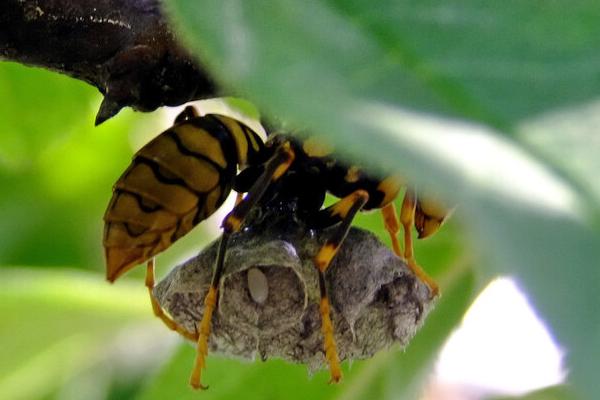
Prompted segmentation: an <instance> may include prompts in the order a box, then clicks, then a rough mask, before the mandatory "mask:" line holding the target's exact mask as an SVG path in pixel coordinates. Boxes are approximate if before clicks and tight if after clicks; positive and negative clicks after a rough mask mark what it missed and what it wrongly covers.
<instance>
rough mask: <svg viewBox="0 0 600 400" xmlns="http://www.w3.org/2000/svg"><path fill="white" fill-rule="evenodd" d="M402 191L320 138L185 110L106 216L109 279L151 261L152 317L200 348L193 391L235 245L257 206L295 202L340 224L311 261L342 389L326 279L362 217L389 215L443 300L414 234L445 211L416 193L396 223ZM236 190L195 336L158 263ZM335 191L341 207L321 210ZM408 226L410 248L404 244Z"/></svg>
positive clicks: (319, 218) (130, 175)
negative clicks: (160, 296) (164, 291)
mask: <svg viewBox="0 0 600 400" xmlns="http://www.w3.org/2000/svg"><path fill="white" fill-rule="evenodd" d="M403 186H406V182H403V180H402V179H401V178H400V177H398V176H395V175H391V176H387V177H384V178H378V177H374V176H372V175H370V174H369V173H368V171H365V170H364V169H363V168H360V167H358V166H354V165H349V164H346V163H344V162H342V161H340V160H339V159H338V157H336V154H335V153H334V151H333V149H332V148H330V147H328V146H325V145H323V144H322V143H321V142H319V141H318V140H316V139H315V138H313V137H309V138H307V139H299V138H297V137H295V136H291V135H288V134H280V133H272V134H269V136H268V139H267V140H266V141H263V140H262V138H261V137H260V136H259V135H258V134H257V133H256V132H255V131H253V130H252V129H251V128H249V127H248V126H246V125H245V124H243V123H242V122H240V121H238V120H236V119H233V118H230V117H226V116H223V115H217V114H207V115H204V116H200V115H199V113H198V112H197V111H196V110H195V109H194V108H193V107H187V108H186V109H185V110H184V111H182V112H181V114H179V116H178V117H177V118H176V119H175V123H174V125H173V126H172V127H171V128H169V129H167V130H166V131H165V132H163V133H161V134H159V135H158V136H157V137H156V138H154V139H153V140H152V141H150V142H149V143H148V144H146V145H145V146H144V147H142V148H141V149H140V150H139V151H138V152H137V153H136V154H135V155H134V157H133V161H132V163H131V165H130V166H129V167H128V168H127V170H126V171H125V172H124V173H123V175H122V176H121V177H120V178H119V180H118V181H117V182H116V184H115V185H114V187H113V196H112V198H111V200H110V202H109V205H108V208H107V210H106V213H105V215H104V221H105V229H104V240H103V242H104V248H105V256H106V272H107V275H106V276H107V279H108V280H109V281H110V282H113V281H115V280H116V279H117V278H118V277H120V276H121V275H122V274H124V273H125V272H127V271H128V270H130V269H131V268H133V267H134V266H136V265H138V264H141V263H145V262H146V263H147V268H146V286H147V288H148V291H149V293H150V299H151V303H152V308H153V311H154V313H155V314H156V316H158V317H159V318H160V319H162V320H163V322H164V323H165V324H166V325H167V326H168V327H169V328H170V329H172V330H174V331H176V332H178V333H180V334H181V335H183V336H184V337H186V338H189V339H192V340H194V341H195V342H196V343H197V354H196V359H195V363H194V367H193V370H192V375H191V378H190V384H191V385H192V386H193V387H194V388H205V387H204V386H203V385H202V383H201V372H202V370H203V369H204V367H205V359H206V356H207V354H208V338H209V336H210V332H211V319H212V314H213V312H214V310H215V307H216V306H217V304H218V296H219V293H218V290H219V283H220V279H221V276H222V273H223V266H224V259H225V254H226V252H227V243H228V241H229V239H230V237H231V235H232V234H234V233H236V232H238V231H240V229H241V228H242V227H243V224H244V220H245V218H246V217H247V216H248V215H249V213H250V212H251V211H252V210H253V209H255V208H256V207H257V206H259V207H263V208H268V209H276V208H277V207H278V205H283V206H285V205H288V204H291V203H293V204H294V207H295V213H296V214H297V215H299V216H300V217H301V218H302V220H303V221H305V223H306V224H307V225H308V226H310V227H311V228H314V229H324V228H327V227H334V228H333V229H332V230H331V234H330V237H328V238H327V239H326V240H325V242H324V244H323V245H322V246H321V248H320V249H319V251H318V252H317V253H316V254H315V255H314V259H313V261H314V266H315V268H316V270H317V271H318V275H319V289H320V298H321V300H320V314H321V332H322V335H323V350H324V354H325V358H326V360H327V363H328V365H329V370H330V374H331V382H338V381H339V380H340V379H341V377H342V373H341V369H340V362H339V358H338V354H337V348H336V342H335V338H334V327H333V324H332V321H331V317H330V308H331V305H330V301H329V296H328V293H327V286H326V284H325V273H326V272H327V269H328V267H329V265H330V264H331V261H332V259H333V258H334V257H335V255H336V253H337V251H338V249H339V248H340V246H341V245H342V243H343V242H344V238H345V237H346V235H347V233H348V231H349V229H350V226H351V223H352V220H353V218H354V217H355V215H356V214H357V213H358V212H360V211H369V210H374V209H379V210H381V213H382V216H383V223H384V226H385V229H386V230H387V232H389V235H390V237H391V241H392V248H393V250H394V252H395V254H396V255H398V256H399V257H402V258H404V259H405V260H406V262H407V264H408V266H409V267H410V268H411V270H412V271H413V272H414V273H415V275H416V276H417V278H419V279H420V280H422V281H423V282H424V283H426V284H427V285H428V286H429V288H430V292H431V295H432V297H434V296H436V295H437V293H438V286H437V284H436V283H435V282H434V281H433V280H432V279H431V278H430V277H429V276H428V275H427V274H426V273H425V272H424V271H423V270H422V269H421V268H420V266H419V265H418V264H417V263H416V261H415V257H414V254H413V243H412V235H411V228H412V226H415V228H416V230H417V232H418V237H420V238H424V237H427V236H430V235H431V234H433V233H435V232H436V231H437V230H438V229H439V227H440V226H441V224H442V222H443V221H444V219H445V217H446V215H447V211H446V209H445V208H444V207H443V206H441V205H440V204H438V203H437V202H431V201H428V200H424V199H421V198H419V197H417V194H416V191H415V190H412V189H410V188H408V189H406V191H405V194H404V199H403V202H402V207H401V210H400V215H399V216H398V214H397V212H396V209H395V206H394V200H395V199H396V198H397V197H398V195H399V193H400V191H401V189H402V187H403ZM232 190H234V191H236V192H237V193H238V197H237V201H236V205H235V206H234V207H233V209H232V210H231V212H229V214H227V216H226V217H225V218H224V220H223V222H222V225H221V227H222V230H223V234H222V236H221V238H220V242H219V246H218V251H217V256H216V259H215V267H214V270H213V275H212V279H211V284H210V288H209V290H208V293H207V295H206V297H205V299H204V310H203V314H202V319H201V321H200V323H199V324H198V327H197V329H196V331H195V332H189V331H187V330H185V329H184V328H183V327H181V326H179V325H178V324H177V323H176V322H175V321H174V320H173V319H172V318H171V317H170V316H168V315H167V314H166V313H165V312H164V311H163V309H162V308H161V306H160V305H159V304H158V301H157V300H156V298H155V297H154V295H153V292H152V289H153V287H154V256H155V255H157V254H158V253H160V252H162V251H163V250H165V249H167V248H168V247H169V246H170V245H171V244H172V243H173V242H175V241H176V240H177V239H179V238H180V237H182V236H184V235H185V234H186V233H188V232H189V231H190V230H191V229H192V228H194V227H195V226H196V225H197V224H198V223H200V222H201V221H203V220H204V219H206V218H207V217H209V216H210V215H211V214H213V213H214V212H215V211H216V210H217V209H219V208H220V207H221V205H222V204H223V202H224V201H225V199H226V198H227V197H228V195H229V194H230V192H231V191H232ZM327 193H329V194H332V195H333V196H335V197H337V198H339V200H338V201H337V202H335V203H334V204H332V205H331V206H329V207H326V208H323V204H324V201H325V196H326V194H327ZM243 194H245V196H244V195H243ZM283 208H285V207H283ZM400 225H402V227H403V233H404V246H403V249H404V250H402V249H401V247H400V243H399V240H398V237H397V236H398V233H399V231H400Z"/></svg>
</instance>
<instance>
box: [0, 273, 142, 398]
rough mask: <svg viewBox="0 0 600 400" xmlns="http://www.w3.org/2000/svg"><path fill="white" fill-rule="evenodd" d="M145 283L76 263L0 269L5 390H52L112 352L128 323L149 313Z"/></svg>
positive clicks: (5, 393)
mask: <svg viewBox="0 0 600 400" xmlns="http://www.w3.org/2000/svg"><path fill="white" fill-rule="evenodd" d="M146 296H147V294H146V293H145V291H144V290H143V286H142V285H136V287H135V288H134V287H132V286H130V285H127V284H121V285H119V286H118V287H117V286H110V285H108V284H107V283H106V282H105V281H104V279H103V278H102V277H101V276H99V275H84V274H82V273H77V272H74V271H66V270H61V271H48V272H43V271H41V270H35V271H34V270H30V269H25V268H19V269H13V268H3V269H0V314H1V315H2V324H0V343H2V350H1V357H0V397H1V398H3V399H15V400H16V399H34V398H40V396H41V395H43V394H47V393H51V392H52V391H53V390H55V389H56V388H58V387H59V386H60V385H61V384H63V383H64V382H65V381H66V380H67V379H68V378H69V377H70V376H73V375H74V374H77V373H78V372H79V371H80V370H81V369H82V368H84V367H86V366H89V365H90V363H92V362H94V360H96V359H97V358H98V357H99V355H102V354H104V353H105V352H106V349H107V347H108V346H107V343H110V338H111V337H113V336H114V335H115V333H116V332H117V331H118V330H119V329H120V328H122V327H124V326H126V325H129V324H132V323H135V322H138V323H139V322H140V321H144V320H148V319H149V318H151V315H152V314H151V312H150V307H149V304H148V300H147V297H146Z"/></svg>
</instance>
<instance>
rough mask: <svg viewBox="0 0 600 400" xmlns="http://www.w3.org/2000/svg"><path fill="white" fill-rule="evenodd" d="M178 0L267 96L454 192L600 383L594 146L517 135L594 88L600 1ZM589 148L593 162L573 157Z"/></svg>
mask: <svg viewBox="0 0 600 400" xmlns="http://www.w3.org/2000/svg"><path fill="white" fill-rule="evenodd" d="M170 4H171V9H172V10H173V13H174V15H175V16H176V19H177V21H178V22H179V23H180V25H181V28H182V30H183V32H184V34H185V35H186V37H187V38H188V39H189V43H190V44H191V46H192V47H193V48H195V49H196V51H197V52H198V54H199V55H200V56H203V60H206V62H207V63H208V64H209V65H211V66H212V67H213V68H214V71H215V73H216V74H218V75H219V76H220V77H221V78H222V79H223V80H224V81H225V83H226V84H229V85H232V86H234V87H236V88H237V89H238V90H237V91H236V92H239V89H241V90H242V91H244V92H245V93H247V94H248V95H249V96H250V98H251V99H254V100H256V101H257V103H258V104H259V105H260V106H261V109H262V110H268V111H269V112H270V113H272V114H274V115H275V116H278V117H280V118H281V117H285V118H286V119H289V120H291V121H295V122H296V124H297V125H301V126H306V128H308V129H311V130H313V131H315V132H321V133H323V134H326V135H329V137H330V139H331V140H332V141H333V142H334V143H336V144H337V145H338V146H339V148H340V149H341V150H343V151H346V152H349V153H352V154H353V155H354V156H355V157H358V158H360V160H361V161H363V162H367V163H374V162H378V163H380V164H381V165H383V166H384V167H386V168H389V169H393V170H397V171H401V172H402V174H403V175H404V176H408V177H409V178H411V179H412V181H413V182H415V183H418V184H419V185H423V186H424V187H425V188H426V189H427V190H432V189H433V188H435V189H436V190H437V191H439V192H440V193H442V194H444V195H445V196H447V198H448V199H449V200H452V201H457V202H460V206H459V209H458V210H457V216H458V218H461V219H462V220H463V221H464V222H465V225H466V227H467V228H468V230H469V232H470V233H471V236H472V240H473V246H472V248H473V249H475V250H477V251H478V252H480V253H481V255H482V260H484V262H482V263H481V267H482V268H483V272H484V273H485V274H486V275H488V276H491V275H495V274H513V275H515V276H516V277H517V278H518V279H519V280H520V282H522V284H524V286H525V288H526V289H527V291H528V292H529V293H530V294H531V295H532V296H533V298H532V301H533V303H534V304H535V305H536V306H537V307H538V310H540V311H541V313H542V316H543V318H544V319H546V320H547V321H548V322H549V323H550V324H551V326H552V328H553V331H554V334H555V335H556V337H557V338H558V340H559V341H560V342H561V344H562V345H564V346H565V347H566V348H567V349H568V361H569V364H570V368H569V369H570V371H571V372H572V376H571V377H570V379H572V381H573V383H574V384H575V387H576V389H577V390H579V391H581V392H582V393H583V394H586V395H587V397H588V398H594V396H595V395H596V392H597V391H596V387H597V379H596V377H595V371H597V370H598V369H599V368H600V365H599V364H598V360H600V335H597V334H595V333H597V332H599V330H600V315H599V313H598V312H597V311H596V310H598V309H599V308H600V298H599V297H598V296H597V288H596V286H597V282H600V276H599V274H600V270H599V269H598V268H596V267H595V266H596V265H597V260H598V259H600V219H599V216H600V206H599V205H598V204H599V202H598V201H596V200H597V197H596V198H594V197H592V196H593V194H594V193H595V192H594V191H593V190H591V189H588V188H586V187H583V188H582V185H583V186H585V185H589V182H592V181H597V174H598V171H597V170H595V169H593V166H594V165H596V164H594V163H593V160H594V159H596V158H597V154H600V149H597V150H590V151H583V150H585V149H589V147H587V146H590V143H589V142H588V140H587V137H585V136H579V137H573V138H572V140H571V143H574V144H575V145H573V146H572V147H571V148H573V149H579V150H578V152H577V153H576V154H572V155H570V156H569V157H562V158H561V157H557V156H556V151H554V152H546V151H544V150H545V147H544V145H541V146H532V143H530V142H529V141H526V139H525V138H524V137H523V136H522V135H518V136H514V135H513V134H514V132H516V131H519V129H520V127H521V126H520V125H521V124H522V123H523V122H525V120H526V119H527V120H530V119H531V118H533V117H536V116H538V115H539V114H541V113H546V112H549V111H555V110H557V109H560V108H564V107H575V106H577V105H582V104H583V105H585V104H586V103H590V102H592V101H593V100H595V98H596V97H597V93H598V92H599V90H598V89H599V88H600V79H598V74H597V70H598V66H599V65H598V64H599V59H598V57H597V53H598V50H599V49H598V47H599V46H600V44H599V43H600V42H598V40H597V37H598V34H599V33H600V32H599V31H600V25H598V24H597V23H596V22H594V21H596V20H597V17H598V15H599V11H600V7H599V6H598V4H597V3H596V2H592V1H582V2H578V3H577V4H572V3H569V4H568V6H567V4H563V3H561V2H554V3H551V4H547V3H544V7H542V8H540V7H538V4H537V3H535V2H533V3H532V2H522V1H515V0H511V1H509V2H508V3H506V2H504V3H502V6H501V7H500V6H498V5H497V4H495V3H490V2H479V1H467V2H463V3H461V4H449V3H448V2H442V1H439V0H437V1H433V0H431V1H427V2H425V3H423V2H408V1H403V2H392V1H386V2H384V3H378V6H377V7H373V5H372V3H370V2H366V1H364V0H354V1H350V2H349V1H344V2H342V1H334V0H330V1H324V0H321V1H313V2H308V3H306V2H304V3H302V2H297V1H291V0H279V1H274V2H270V3H269V4H268V6H267V5H265V4H263V3H259V2H255V1H245V2H242V1H215V0H205V1H201V2H198V1H190V0H172V1H171V2H170ZM409 109H411V110H413V111H408V110H409ZM432 112H433V113H436V114H437V115H441V116H443V117H439V116H438V117H435V118H432V117H431V116H428V115H427V114H425V113H432ZM447 116H453V117H462V118H469V119H471V120H472V121H475V122H478V123H486V124H488V126H484V125H476V124H473V123H467V122H461V121H458V120H453V121H451V120H449V119H445V118H446V117H447ZM490 126H491V127H493V128H490ZM507 135H510V136H511V138H510V139H508V140H507V139H503V137H506V136H507ZM591 146H594V142H592V143H591ZM532 149H535V150H534V151H535V152H536V154H535V155H533V154H532ZM582 149H583V150H582ZM538 154H539V155H540V156H541V157H543V158H540V157H538V156H537V155H538ZM580 156H581V157H584V158H585V159H586V164H585V165H586V166H588V167H586V168H573V167H572V166H573V165H574V163H575V162H576V161H574V160H577V159H578V157H580ZM590 168H591V169H590ZM557 172H560V174H561V176H560V177H558V176H556V173H557ZM442 301H443V299H442Z"/></svg>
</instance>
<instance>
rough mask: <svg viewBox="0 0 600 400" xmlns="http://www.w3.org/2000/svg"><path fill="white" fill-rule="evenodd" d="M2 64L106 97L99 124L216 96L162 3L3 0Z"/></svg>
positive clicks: (152, 0) (154, 0) (0, 24)
mask: <svg viewBox="0 0 600 400" xmlns="http://www.w3.org/2000/svg"><path fill="white" fill-rule="evenodd" d="M0 59H4V60H13V61H17V62H20V63H23V64H27V65H34V66H39V67H43V68H47V69H50V70H54V71H57V72H61V73H64V74H67V75H70V76H72V77H73V78H76V79H81V80H83V81H85V82H88V83H89V84H91V85H93V86H95V87H97V88H98V90H100V92H101V93H102V94H103V95H104V101H103V102H102V105H101V107H100V110H99V111H98V115H97V117H96V123H97V124H98V123H101V122H103V121H105V120H107V119H108V118H110V117H112V116H114V115H115V114H117V113H118V112H119V110H120V109H121V108H123V107H126V106H131V107H133V108H134V109H136V110H140V111H151V110H154V109H156V108H157V107H160V106H163V105H169V106H172V105H179V104H183V103H185V102H187V101H190V100H196V99H200V98H206V97H211V96H215V95H216V87H215V84H214V82H213V81H212V80H211V78H210V77H209V76H208V74H207V73H206V71H205V70H204V69H203V68H202V67H201V66H200V65H199V64H198V63H197V62H196V60H194V59H193V58H192V57H191V55H190V54H189V53H188V52H187V51H186V50H185V49H184V48H183V46H182V45H181V44H180V43H179V42H178V40H177V38H176V36H175V34H174V33H173V30H172V29H171V28H170V26H169V22H168V21H167V20H166V18H165V16H164V14H163V12H162V10H161V7H160V2H159V0H1V1H0Z"/></svg>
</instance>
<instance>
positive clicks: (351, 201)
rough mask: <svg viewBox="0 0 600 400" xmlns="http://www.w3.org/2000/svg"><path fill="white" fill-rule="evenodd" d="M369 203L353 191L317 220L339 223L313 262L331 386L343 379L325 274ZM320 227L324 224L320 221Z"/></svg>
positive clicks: (326, 210) (363, 192) (327, 209)
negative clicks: (356, 218)
mask: <svg viewBox="0 0 600 400" xmlns="http://www.w3.org/2000/svg"><path fill="white" fill-rule="evenodd" d="M368 200H369V194H368V193H367V192H366V191H364V190H356V191H355V192H353V193H351V194H350V195H348V196H346V197H344V198H343V199H341V200H340V201H338V202H337V203H335V204H333V205H332V206H330V207H328V208H326V209H325V210H323V211H321V212H320V214H319V217H321V218H322V219H325V220H327V221H328V222H329V223H328V225H331V224H332V223H337V222H341V223H340V225H339V226H338V227H337V228H336V229H335V231H334V232H333V234H332V235H331V237H330V238H329V239H327V241H326V242H325V244H323V246H321V248H320V249H319V251H318V252H317V255H316V256H315V258H314V263H315V267H316V268H317V269H318V270H319V289H320V292H321V303H320V312H321V332H322V334H323V348H324V350H325V358H326V359H327V362H328V364H329V371H330V373H331V380H330V383H335V382H339V380H340V379H341V378H342V371H341V369H340V360H339V357H338V354H337V346H336V343H335V338H334V335H333V332H334V329H333V324H332V322H331V316H330V307H331V306H330V302H329V294H328V293H327V286H326V284H325V276H324V274H325V271H326V270H327V268H329V265H330V264H331V260H333V257H335V255H336V253H337V251H338V250H339V248H340V246H341V245H342V242H343V241H344V239H345V238H346V235H347V234H348V231H349V230H350V224H351V223H352V220H353V219H354V216H355V215H356V213H357V212H359V211H360V210H361V209H362V208H363V207H364V205H365V204H366V203H367V201H368ZM320 222H321V223H322V222H323V221H320Z"/></svg>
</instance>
